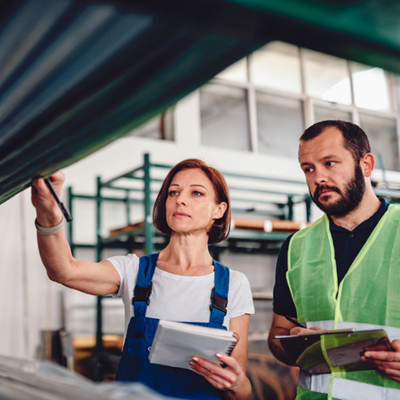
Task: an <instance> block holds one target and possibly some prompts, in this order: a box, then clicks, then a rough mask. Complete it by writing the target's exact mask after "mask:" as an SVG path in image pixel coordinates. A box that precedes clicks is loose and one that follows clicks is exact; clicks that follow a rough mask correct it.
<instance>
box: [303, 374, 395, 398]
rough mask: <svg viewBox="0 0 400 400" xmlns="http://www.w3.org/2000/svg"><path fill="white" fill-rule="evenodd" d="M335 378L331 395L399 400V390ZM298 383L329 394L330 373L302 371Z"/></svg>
mask: <svg viewBox="0 0 400 400" xmlns="http://www.w3.org/2000/svg"><path fill="white" fill-rule="evenodd" d="M332 378H333V383H332V393H331V396H332V398H334V399H341V400H360V399H362V400H376V399H384V400H399V398H400V397H399V390H398V389H393V388H386V387H382V386H376V385H371V384H369V383H363V382H357V381H351V380H348V379H343V378H336V377H334V376H333V377H332ZM298 385H299V386H300V387H302V388H304V389H307V390H310V391H312V392H318V393H324V394H326V395H328V393H329V388H330V385H331V375H330V374H320V375H313V376H311V375H309V374H307V373H306V372H303V371H300V376H299V382H298Z"/></svg>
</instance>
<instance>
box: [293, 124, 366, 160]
mask: <svg viewBox="0 0 400 400" xmlns="http://www.w3.org/2000/svg"><path fill="white" fill-rule="evenodd" d="M329 127H334V128H337V129H338V130H339V131H340V132H342V135H343V139H344V143H345V145H347V146H348V148H349V151H350V152H351V154H352V156H353V158H354V160H355V161H356V162H359V161H360V160H361V158H362V157H364V156H365V155H366V154H367V153H371V146H370V144H369V140H368V137H367V134H366V133H365V132H364V131H363V130H362V129H361V128H360V127H359V126H358V125H356V124H353V123H352V122H347V121H341V120H328V121H321V122H317V123H315V124H314V125H311V126H310V127H309V128H307V129H306V130H305V131H304V133H303V134H302V135H301V137H300V142H303V141H304V142H306V141H307V140H311V139H314V138H315V137H317V136H318V135H320V134H321V133H322V132H324V131H325V129H326V128H329Z"/></svg>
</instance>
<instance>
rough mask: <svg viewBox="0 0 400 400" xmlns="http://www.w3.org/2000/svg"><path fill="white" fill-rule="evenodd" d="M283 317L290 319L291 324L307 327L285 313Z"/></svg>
mask: <svg viewBox="0 0 400 400" xmlns="http://www.w3.org/2000/svg"><path fill="white" fill-rule="evenodd" d="M285 318H286V319H287V320H288V321H290V322H291V323H292V324H295V325H296V326H298V327H299V328H307V327H306V326H304V325H302V324H301V323H300V322H297V321H296V320H295V319H293V318H291V317H289V315H285Z"/></svg>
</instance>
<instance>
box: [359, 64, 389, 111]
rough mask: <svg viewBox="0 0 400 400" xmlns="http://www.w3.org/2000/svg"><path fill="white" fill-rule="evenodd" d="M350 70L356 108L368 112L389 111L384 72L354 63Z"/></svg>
mask: <svg viewBox="0 0 400 400" xmlns="http://www.w3.org/2000/svg"><path fill="white" fill-rule="evenodd" d="M351 69H352V74H353V82H354V97H355V104H356V106H357V107H361V108H367V109H369V110H390V102H389V90H388V85H387V80H386V75H385V72H384V71H383V70H382V69H380V68H372V67H368V66H366V65H361V64H356V63H352V68H351Z"/></svg>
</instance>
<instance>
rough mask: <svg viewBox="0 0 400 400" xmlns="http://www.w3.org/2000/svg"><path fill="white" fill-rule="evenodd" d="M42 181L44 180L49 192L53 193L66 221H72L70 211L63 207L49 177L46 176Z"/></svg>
mask: <svg viewBox="0 0 400 400" xmlns="http://www.w3.org/2000/svg"><path fill="white" fill-rule="evenodd" d="M44 181H45V183H46V185H47V187H48V188H49V190H50V192H51V194H52V195H53V197H54V199H55V201H56V202H57V204H58V205H59V206H60V208H61V211H62V213H63V214H64V217H65V219H66V220H67V222H71V221H72V217H71V215H70V213H69V212H68V210H67V209H66V208H65V206H64V204H63V203H62V202H61V200H60V199H59V197H58V196H57V193H56V191H55V190H54V187H53V185H52V184H51V181H50V178H46V179H45V180H44Z"/></svg>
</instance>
